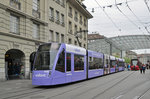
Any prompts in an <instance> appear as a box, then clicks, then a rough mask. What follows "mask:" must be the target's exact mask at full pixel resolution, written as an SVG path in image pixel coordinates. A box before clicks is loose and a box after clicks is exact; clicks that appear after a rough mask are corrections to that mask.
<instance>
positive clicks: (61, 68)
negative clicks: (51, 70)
mask: <svg viewBox="0 0 150 99" xmlns="http://www.w3.org/2000/svg"><path fill="white" fill-rule="evenodd" d="M56 70H58V71H60V72H65V53H64V51H63V52H62V53H60V54H59V58H58V61H57V64H56Z"/></svg>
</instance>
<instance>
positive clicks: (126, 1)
mask: <svg viewBox="0 0 150 99" xmlns="http://www.w3.org/2000/svg"><path fill="white" fill-rule="evenodd" d="M126 5H127V7H128V9H129V10H130V11H131V13H132V14H133V15H134V17H135V18H136V19H137V20H138V21H139V23H141V24H142V25H143V27H144V29H145V30H146V31H147V33H148V34H150V32H149V31H148V29H147V27H146V26H145V25H144V24H143V23H142V21H141V20H140V19H139V18H138V17H137V15H136V14H135V13H134V12H133V11H132V9H131V8H130V7H129V4H128V0H126ZM144 35H145V34H144ZM146 38H147V39H148V40H149V38H148V37H147V36H146Z"/></svg>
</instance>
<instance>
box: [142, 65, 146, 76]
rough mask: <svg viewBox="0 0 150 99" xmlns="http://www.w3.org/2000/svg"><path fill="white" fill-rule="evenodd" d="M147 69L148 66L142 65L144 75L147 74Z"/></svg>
mask: <svg viewBox="0 0 150 99" xmlns="http://www.w3.org/2000/svg"><path fill="white" fill-rule="evenodd" d="M145 69H146V66H145V65H144V64H143V65H142V71H143V74H145Z"/></svg>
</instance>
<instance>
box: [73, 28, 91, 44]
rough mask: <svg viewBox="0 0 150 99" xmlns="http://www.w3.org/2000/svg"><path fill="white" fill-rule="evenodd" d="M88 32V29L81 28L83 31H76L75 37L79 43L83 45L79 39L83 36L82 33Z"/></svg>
mask: <svg viewBox="0 0 150 99" xmlns="http://www.w3.org/2000/svg"><path fill="white" fill-rule="evenodd" d="M85 32H88V30H81V31H76V32H75V37H76V38H77V41H78V44H79V46H80V47H81V42H80V41H79V37H80V36H81V33H85Z"/></svg>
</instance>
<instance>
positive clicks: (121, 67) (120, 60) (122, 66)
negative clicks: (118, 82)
mask: <svg viewBox="0 0 150 99" xmlns="http://www.w3.org/2000/svg"><path fill="white" fill-rule="evenodd" d="M118 67H119V68H118V71H123V70H124V69H125V68H124V67H125V63H124V59H121V58H119V59H118Z"/></svg>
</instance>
